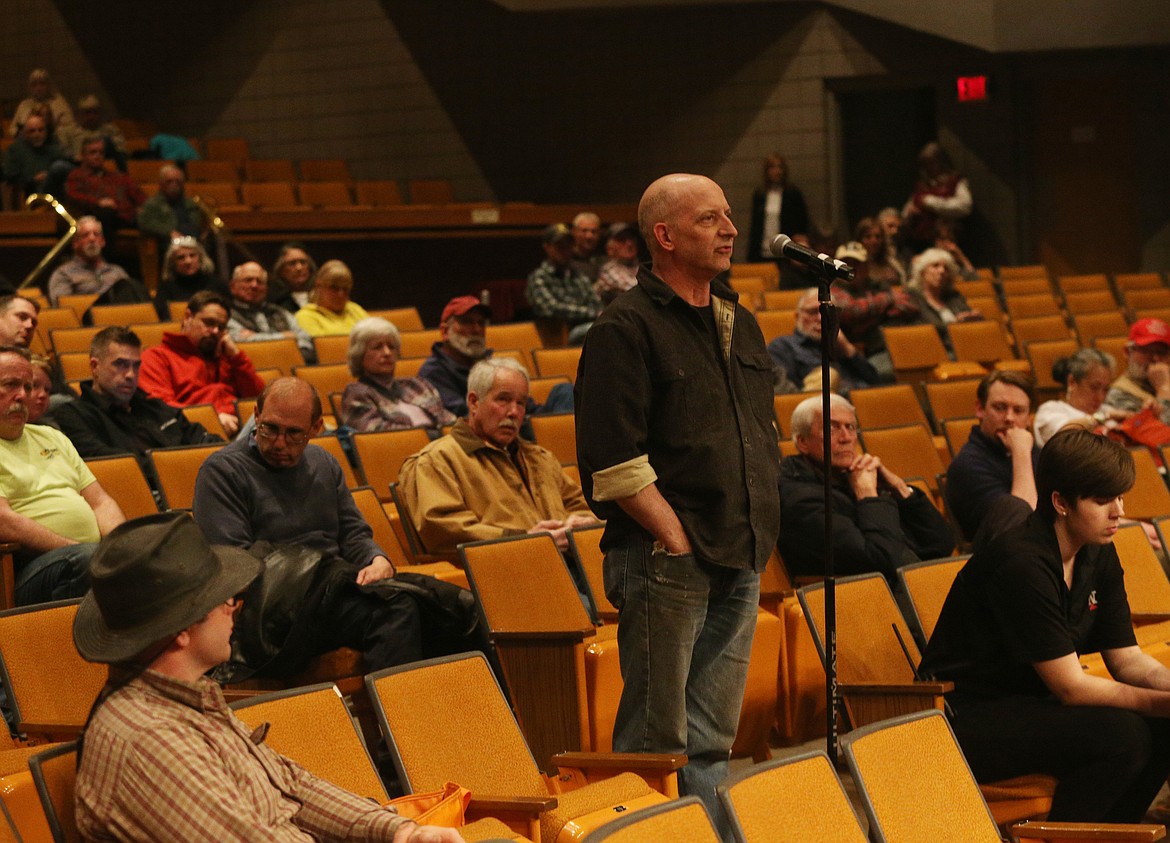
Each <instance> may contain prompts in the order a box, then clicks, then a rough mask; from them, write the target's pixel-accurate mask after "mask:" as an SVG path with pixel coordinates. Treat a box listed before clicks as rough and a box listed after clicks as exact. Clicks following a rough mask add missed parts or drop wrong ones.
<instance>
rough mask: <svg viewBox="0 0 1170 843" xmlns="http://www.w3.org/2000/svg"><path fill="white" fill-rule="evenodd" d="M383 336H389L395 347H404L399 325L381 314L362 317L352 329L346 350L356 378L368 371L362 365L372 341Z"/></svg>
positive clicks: (352, 372)
mask: <svg viewBox="0 0 1170 843" xmlns="http://www.w3.org/2000/svg"><path fill="white" fill-rule="evenodd" d="M382 337H389V338H390V341H391V342H392V343H394V347H395V348H398V349H401V348H402V335H401V334H400V333H399V332H398V327H397V326H396V325H395V324H394V323H393V322H391V321H390V320H389V319H383V318H382V317H381V316H371V317H369V318H368V319H362V320H361V321H359V322H358V323H357V324H356V325H354V326H353V327H352V328H351V329H350V331H349V349H348V350H347V351H346V352H345V357H346V360H347V362H348V363H349V371H350V374H352V375H353V376H354V377H355V378H360V377H362V376H363V375H365V373H366V370H365V369H364V368H363V367H362V360H363V359H364V358H365V356H366V352H367V351H368V350H369V348H370V343H372V342H373V341H374V340H378V339H381V338H382Z"/></svg>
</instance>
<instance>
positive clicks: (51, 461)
mask: <svg viewBox="0 0 1170 843" xmlns="http://www.w3.org/2000/svg"><path fill="white" fill-rule="evenodd" d="M32 389H33V370H32V363H31V362H30V360H29V352H28V349H25V348H18V347H16V346H0V460H2V461H3V465H4V470H3V471H0V541H5V542H18V543H19V544H20V549H19V550H18V551H17V553H16V559H15V563H16V602H17V604H18V605H27V604H29V603H43V602H45V601H47V600H63V599H65V598H67V597H80V596H81V595H83V594H85V590H86V583H87V580H86V575H85V572H86V565H87V564H88V562H89V558H90V556H92V555H93V551H94V548H95V547H96V542H97V541H98V539H99V538H101V536H104V535H105V534H106V533H108V532H110V530H112V529H114V528H115V527H117V526H118V525H119V524H121V523H122V522H123V521H125V520H126V518H125V516H124V515H123V514H122V510H121V509H120V508H119V506H118V504H117V503H116V502H115V501H114V499H113V498H111V497H110V496H109V495H108V494H107V493H106V491H105V490H104V489H103V488H102V487H101V484H99V483H98V482H97V480H95V479H94V476H93V472H91V471H90V470H89V468H88V467H86V465H85V463H84V462H83V461H82V459H81V457H80V456H78V454H77V451H76V449H74V447H73V445H71V444H70V443H69V440H68V439H67V438H66V437H65V434H63V433H61V432H60V431H58V430H53V429H52V428H51V427H42V426H41V425H39V424H33V425H30V424H28V399H29V395H30V394H31V393H32Z"/></svg>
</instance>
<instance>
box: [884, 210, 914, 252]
mask: <svg viewBox="0 0 1170 843" xmlns="http://www.w3.org/2000/svg"><path fill="white" fill-rule="evenodd" d="M877 221H878V225H880V226H881V227H882V231H883V232H885V235H886V245H887V247H888V248H889V250H890V253H891V254H892V255H893V256H894V258H895V259H897V261H898V263H900V264H901V265H902V266H910V261H911V259H912V258H913V257H914V255H913V253H912V252H911V251H910V248H909V247H908V246H907V245H906V239H905V238H904V237H903V236H902V212H901V211H899V210H898V209H897V208H882V209H881V210H880V211H878V215H877Z"/></svg>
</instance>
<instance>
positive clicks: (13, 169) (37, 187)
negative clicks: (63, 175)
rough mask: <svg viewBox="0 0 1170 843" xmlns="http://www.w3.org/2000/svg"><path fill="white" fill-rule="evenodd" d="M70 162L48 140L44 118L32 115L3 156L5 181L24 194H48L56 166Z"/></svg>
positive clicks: (62, 152)
mask: <svg viewBox="0 0 1170 843" xmlns="http://www.w3.org/2000/svg"><path fill="white" fill-rule="evenodd" d="M65 160H67V156H66V155H65V152H64V150H62V149H61V147H60V146H59V145H58V144H57V143H56V142H55V141H53V140H52V139H51V138H50V137H49V127H48V124H47V123H46V122H45V118H44V117H42V116H41V115H39V114H30V115H29V116H28V118H26V119H25V121H24V128H22V129H21V130H20V134H19V135H17V137H16V140H14V141H13V142H12V145H11V146H9V147H8V149H7V151H6V152H5V153H4V169H3V172H4V181H6V182H8V183H9V184H10V185H12V186H13V187H16V188H19V189H20V190H22V191H23V192H24V194H25V195H26V196H27V195H30V194H33V193H45V192H49V193H51V192H52V191H50V190H48V188H47V187H46V183H47V182H48V180H49V171H50V168H51V167H52V166H53V164H55V163H57V162H58V161H65Z"/></svg>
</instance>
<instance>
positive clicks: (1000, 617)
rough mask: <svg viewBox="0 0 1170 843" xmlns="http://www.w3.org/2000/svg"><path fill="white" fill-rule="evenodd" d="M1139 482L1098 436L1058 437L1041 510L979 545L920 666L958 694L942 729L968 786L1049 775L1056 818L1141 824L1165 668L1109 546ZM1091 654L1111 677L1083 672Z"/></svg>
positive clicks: (1157, 753)
mask: <svg viewBox="0 0 1170 843" xmlns="http://www.w3.org/2000/svg"><path fill="white" fill-rule="evenodd" d="M1134 476H1135V473H1134V465H1133V459H1132V458H1131V457H1130V455H1129V454H1128V453H1127V452H1126V450H1125V448H1124V447H1122V446H1121V445H1119V444H1118V443H1116V442H1112V441H1110V440H1109V439H1107V438H1106V437H1103V436H1096V435H1094V434H1092V433H1089V432H1088V431H1084V430H1064V431H1061V432H1059V433H1057V434H1056V435H1055V436H1053V437H1052V439H1050V440H1049V442H1048V444H1047V445H1045V446H1044V450H1043V451H1042V452H1041V454H1040V462H1039V466H1038V468H1037V473H1036V486H1037V492H1038V497H1037V505H1036V511H1035V512H1028V511H1027V508H1026V507H1024V506H1023V505H1020V506H1019V507H1018V510H1019V511H1018V513H1017V514H1016V515H1015V517H1016V519H1018V520H1017V521H1016V523H1015V524H1014V525H1013V526H1012V527H1010V528H1009V529H1007V530H1005V531H1004V532H1003V533H1002V534H1000V535H998V536H996V537H994V538H992V539H991V540H990V541H989V543H988V544H987V545H986V546H981V545H980V544H976V547H975V553H974V555H973V556H972V557H971V558H970V559H969V560H968V561H967V563H966V565H964V566H963V568H962V570H961V571H960V572H959V574H958V576H957V577H956V578H955V581H954V584H953V585H952V586H951V590H950V594H948V595H947V599H946V603H945V604H944V605H943V608H942V613H941V615H940V616H939V619H938V624H937V625H936V626H935V629H934V634H933V635H932V636H931V638H930V643H929V644H928V645H927V647H926V651H925V654H924V657H923V661H922V672H923V673H924V674H926V675H928V676H932V677H934V678H937V679H940V680H946V681H950V682H954V684H955V688H954V690H953V691H952V692H950V693H949V694H947V700H948V702H949V704H950V707H951V709H952V710H953V712H954V714H953V716H952V717H950V718H948V719H949V720H950V722H951V726H952V728H953V729H954V732H955V738H956V739H957V740H958V742H959V746H960V747H961V748H962V750H963V755H964V757H965V758H966V759H967V763H968V764H970V766H971V772H972V773H973V774H974V776H975V779H976V780H977V781H980V782H990V781H997V780H1002V779H1007V778H1013V777H1016V776H1025V775H1030V774H1035V773H1044V774H1048V775H1055V776H1056V778H1057V785H1056V792H1055V794H1054V795H1053V799H1052V808H1051V809H1050V811H1049V813H1048V819H1049V820H1052V821H1054V822H1056V821H1062V822H1063V821H1085V822H1099V821H1106V822H1117V823H1136V822H1140V821H1141V820H1142V817H1143V815H1144V814H1145V813H1146V810H1147V809H1148V808H1149V806H1150V803H1151V802H1153V800H1154V797H1155V796H1156V795H1157V793H1158V790H1159V789H1160V788H1161V787H1162V786H1163V785H1164V784H1165V783H1166V775H1167V773H1168V772H1170V720H1168V719H1167V718H1168V717H1170V694H1168V693H1167V689H1170V669H1167V667H1166V665H1164V664H1162V663H1160V662H1159V661H1157V660H1156V659H1154V658H1153V657H1152V656H1151V655H1149V654H1147V653H1146V652H1144V651H1142V650H1141V649H1140V648H1139V647H1138V646H1137V643H1136V640H1135V637H1134V630H1133V626H1132V622H1131V618H1130V607H1129V603H1128V600H1127V598H1126V593H1125V583H1124V575H1123V572H1122V567H1121V565H1120V563H1119V561H1118V557H1117V550H1116V549H1115V548H1114V546H1113V544H1112V539H1113V535H1114V533H1116V532H1117V529H1118V526H1119V523H1120V519H1121V514H1122V510H1123V507H1122V496H1123V495H1124V494H1125V493H1126V492H1127V491H1129V489H1130V488H1131V487H1132V486H1133V483H1134ZM1021 521H1022V524H1021V523H1020V522H1021ZM1091 652H1099V653H1100V654H1101V655H1102V657H1103V659H1104V662H1105V666H1106V667H1107V668H1108V670H1109V674H1110V677H1111V678H1104V677H1097V676H1091V675H1089V674H1088V673H1086V672H1085V671H1084V670H1083V669H1082V667H1081V664H1080V661H1079V658H1078V657H1079V656H1080V655H1082V654H1084V653H1091Z"/></svg>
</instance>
